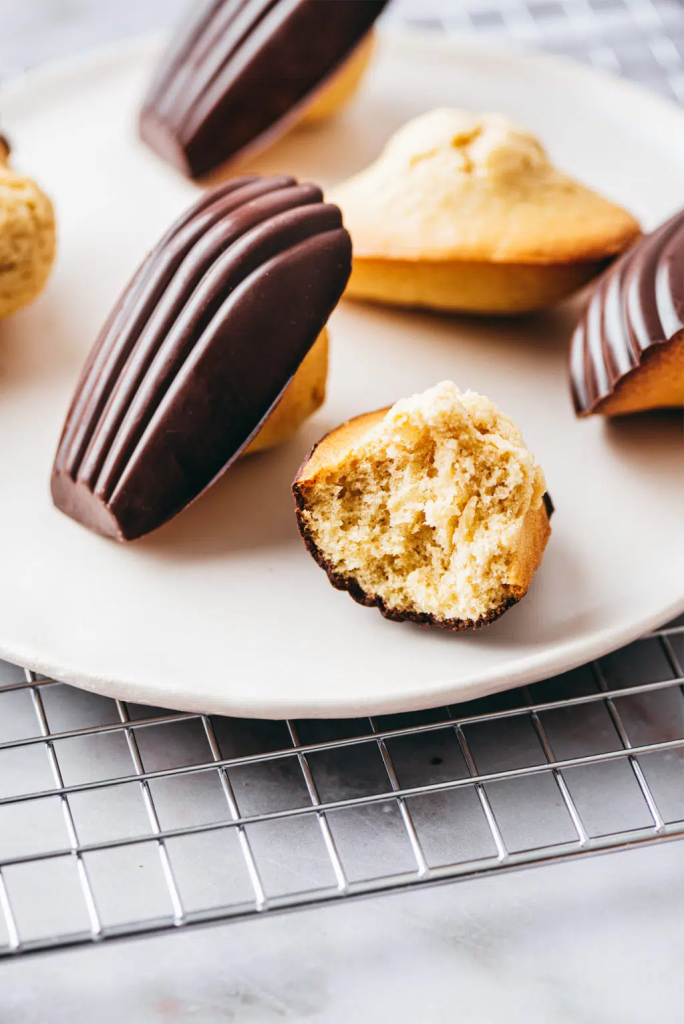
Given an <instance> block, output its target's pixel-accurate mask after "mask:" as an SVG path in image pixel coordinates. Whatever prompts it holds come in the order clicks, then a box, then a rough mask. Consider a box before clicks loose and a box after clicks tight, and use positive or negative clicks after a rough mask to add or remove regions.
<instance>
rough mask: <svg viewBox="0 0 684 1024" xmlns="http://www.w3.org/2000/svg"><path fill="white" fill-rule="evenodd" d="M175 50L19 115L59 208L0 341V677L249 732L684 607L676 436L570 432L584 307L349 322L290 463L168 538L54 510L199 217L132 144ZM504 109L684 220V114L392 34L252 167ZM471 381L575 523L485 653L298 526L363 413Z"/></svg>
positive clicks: (412, 702)
mask: <svg viewBox="0 0 684 1024" xmlns="http://www.w3.org/2000/svg"><path fill="white" fill-rule="evenodd" d="M154 54H155V48H154V46H153V45H152V44H150V43H144V44H140V43H137V44H135V45H127V46H124V47H120V48H117V49H115V50H109V51H107V52H106V53H100V54H99V55H96V56H95V57H94V58H89V59H87V60H85V61H81V62H78V63H73V64H71V65H69V66H62V67H57V68H54V67H53V68H52V69H50V70H48V71H44V72H41V73H39V74H37V75H33V76H31V77H29V78H28V79H27V80H25V81H24V82H20V83H17V84H15V85H14V86H12V87H11V88H10V89H8V90H5V92H4V93H3V94H2V96H0V109H1V110H2V114H3V125H4V128H5V130H6V131H7V132H8V133H9V134H10V135H11V137H12V139H13V141H14V144H15V162H16V164H18V165H20V166H21V167H23V168H24V169H25V170H27V171H29V170H30V171H31V172H32V173H34V174H35V176H36V177H37V178H38V179H39V180H40V182H41V183H42V184H43V185H44V187H45V188H46V189H47V190H49V192H50V193H51V194H52V195H53V196H54V198H55V200H56V206H57V212H58V216H59V223H60V256H59V261H58V266H57V269H56V272H55V273H54V276H53V277H52V279H51V281H50V285H49V287H48V289H47V291H46V293H45V294H44V295H43V296H42V297H41V299H40V300H39V301H38V302H37V303H36V304H35V305H34V306H33V307H32V308H31V309H29V310H26V311H24V312H23V313H21V314H19V315H18V316H16V317H14V318H12V319H11V320H8V321H5V322H4V323H2V324H1V325H0V487H1V489H2V490H1V492H0V567H1V570H0V571H1V573H2V585H1V586H0V656H2V657H3V658H5V659H7V660H11V661H14V662H17V663H20V664H23V665H27V666H30V667H32V668H34V669H36V670H38V671H40V672H44V673H46V674H49V675H52V676H54V677H56V678H61V679H64V680H68V681H70V682H72V683H76V684H77V685H80V686H84V687H87V688H90V689H93V690H97V691H101V692H102V693H106V694H112V695H114V696H118V697H122V698H127V699H131V700H138V701H146V702H148V703H152V704H160V705H164V706H169V707H173V708H179V709H188V710H199V711H213V712H223V713H227V714H234V715H258V716H269V717H282V716H286V715H289V716H295V715H298V716H303V715H309V716H336V715H359V714H365V713H380V712H392V711H402V710H410V709H415V708H419V707H426V706H428V705H436V704H442V703H445V702H447V701H456V700H464V699H469V698H472V697H476V696H480V695H483V694H486V693H488V692H490V691H493V690H496V689H503V688H505V687H509V686H514V685H516V684H521V683H525V682H531V681H534V680H537V679H540V678H543V677H545V676H548V675H551V674H553V673H557V672H561V671H563V670H565V669H569V668H571V667H574V666H576V665H578V664H581V663H582V662H584V661H586V660H588V659H590V658H592V657H595V656H597V655H600V654H603V653H605V652H607V651H609V650H611V649H613V648H615V647H618V646H620V645H621V644H623V643H625V642H627V641H629V640H630V639H632V638H634V637H636V636H637V635H638V634H640V633H642V632H643V631H644V630H646V629H648V628H650V627H652V626H655V625H656V624H658V623H660V622H662V621H663V620H665V619H666V618H667V617H668V616H670V615H672V614H675V613H676V612H678V611H679V610H681V609H682V608H683V607H684V601H683V595H682V590H683V587H682V551H683V548H682V543H683V542H682V538H683V536H684V531H683V530H682V518H681V517H682V508H684V479H683V476H684V475H683V474H682V472H681V470H682V464H681V459H680V456H681V447H680V436H681V430H680V420H679V417H678V416H677V415H675V414H661V415H653V416H645V417H640V418H637V417H633V418H631V419H629V420H626V421H624V422H621V423H614V424H611V423H604V422H603V421H601V420H599V419H594V420H591V421H589V422H582V423H578V422H576V421H575V419H574V416H573V413H572V409H571V405H570V400H569V397H568V389H567V380H566V369H565V359H566V349H567V339H568V335H569V332H570V329H571V325H572V319H573V311H572V309H571V308H566V309H563V310H557V311H555V312H554V313H550V314H548V315H545V316H540V317H537V318H534V319H533V318H528V319H521V320H518V321H509V322H498V323H496V322H484V321H476V320H469V319H457V318H452V319H447V318H438V317H432V316H428V315H419V314H414V313H401V312H394V311H389V310H386V311H382V310H374V309H371V308H369V307H364V306H361V305H353V304H351V303H343V305H342V307H341V308H340V309H339V310H338V311H337V312H336V313H335V315H334V317H333V321H332V331H331V333H332V337H333V346H334V347H333V361H332V375H331V382H330V397H329V400H328V402H327V404H326V405H325V407H324V408H323V409H322V410H321V412H320V413H319V414H318V415H317V416H316V417H314V419H313V420H312V421H310V423H309V424H308V425H307V426H306V428H305V429H304V430H302V432H301V433H300V435H299V436H298V437H297V438H296V439H294V440H293V441H292V442H291V443H290V444H288V445H287V446H286V447H284V448H283V449H281V450H279V451H277V452H274V453H271V454H268V455H266V456H262V457H258V458H255V459H252V460H249V461H246V462H245V463H244V464H240V465H238V466H237V467H236V468H234V469H232V470H231V471H230V472H229V473H228V474H226V476H225V477H224V478H223V479H222V480H221V481H220V482H219V483H218V484H217V485H216V486H215V487H214V488H213V490H212V491H210V492H209V494H207V495H206V496H205V497H204V498H202V499H201V500H200V501H199V502H198V503H197V504H196V505H195V506H193V507H192V508H191V509H189V510H188V511H187V512H186V513H184V514H182V515H181V516H179V517H178V518H177V519H176V520H175V521H174V522H172V523H170V524H169V525H167V526H166V527H164V528H163V529H161V530H160V531H158V532H157V533H156V534H154V535H152V536H150V537H149V538H147V539H144V540H142V541H140V542H137V543H135V544H132V545H130V546H118V545H116V544H114V543H111V542H109V541H106V540H102V539H100V538H98V537H96V536H93V535H91V534H89V533H88V532H87V531H85V530H84V529H82V528H81V527H79V526H77V525H76V524H75V523H73V522H71V521H70V520H69V519H67V518H65V517H64V516H62V515H60V514H59V513H58V512H56V511H55V510H54V509H53V508H52V506H51V504H50V499H49V495H48V478H49V472H50V466H51V461H52V457H53V453H54V449H55V445H56V443H57V438H58V435H59V431H60V427H61V423H62V419H63V416H64V413H65V411H66V408H67V405H68V402H69V398H70V395H71V391H72V388H73V386H74V383H75V379H76V376H77V374H78V371H79V368H80V366H81V364H82V362H83V359H84V356H85V354H86V352H87V350H88V348H89V347H90V345H91V344H92V341H93V339H94V337H95V335H96V333H97V330H98V328H99V326H100V324H101V322H102V320H103V318H104V317H105V314H106V313H107V311H108V308H109V307H110V305H111V304H112V302H113V301H114V300H115V298H116V296H117V294H118V292H119V291H120V289H121V288H122V286H123V285H124V283H125V282H126V280H127V278H128V277H129V275H130V274H131V272H132V271H133V270H134V268H135V267H136V265H137V264H138V262H139V261H140V259H141V258H142V256H143V255H144V253H145V252H146V250H147V249H148V248H149V247H150V246H151V245H152V244H153V243H154V241H155V240H156V239H157V237H158V236H159V235H160V233H161V232H162V231H163V230H164V229H165V228H166V227H167V225H168V223H169V222H170V220H171V219H172V218H173V217H175V216H176V214H178V213H179V212H180V211H181V210H182V209H183V208H184V207H185V206H186V205H187V204H188V203H189V202H190V201H191V200H192V198H193V196H194V194H195V189H194V186H191V185H189V184H187V183H185V182H183V181H181V180H180V179H179V178H178V177H177V176H176V175H175V174H174V173H173V172H172V171H171V170H169V169H168V168H166V167H165V166H164V165H162V164H161V163H160V162H159V161H158V160H157V159H156V158H155V157H154V156H153V155H152V154H150V153H148V152H147V151H146V150H145V149H144V148H143V147H142V146H140V145H139V144H138V143H137V142H136V138H135V131H134V118H135V110H136V105H137V103H138V101H139V98H140V95H141V92H142V90H143V88H144V85H145V82H146V79H147V78H148V76H149V74H150V69H151V66H152V62H153V58H154ZM440 104H443V105H444V104H447V105H448V104H451V105H457V106H465V107H469V108H471V109H474V110H498V111H502V112H505V113H507V114H510V115H512V116H514V117H515V118H517V119H518V120H519V121H520V122H522V123H523V124H524V125H526V126H528V127H529V128H531V129H532V130H533V131H535V132H537V133H538V134H539V135H540V136H541V137H542V139H543V140H544V141H545V143H547V145H548V147H549V149H550V151H551V154H552V156H553V157H554V158H555V160H556V161H557V162H558V163H559V164H560V165H561V166H562V167H563V168H565V169H566V170H568V171H570V172H571V173H573V174H576V175H577V176H579V177H580V178H582V179H584V180H585V181H587V182H588V183H589V184H591V185H593V186H595V187H596V188H598V189H600V190H602V191H604V192H605V193H606V194H608V195H609V196H611V197H613V198H614V199H616V200H618V201H620V202H622V203H624V204H626V205H627V206H629V207H631V208H632V209H633V210H634V211H635V212H636V213H637V214H638V215H639V216H640V217H641V218H643V221H644V223H645V224H646V225H647V226H652V225H654V224H656V223H657V222H658V221H659V220H660V219H661V218H662V217H664V216H665V215H666V214H668V213H670V211H672V210H674V209H675V208H677V207H678V206H679V205H681V203H682V200H683V199H684V194H683V193H682V181H683V180H684V115H683V114H682V113H681V112H680V111H679V110H678V109H677V108H676V107H675V106H674V105H671V104H669V103H668V102H666V101H664V100H662V99H659V98H657V97H655V96H653V95H650V94H648V93H646V92H643V91H641V90H640V89H638V88H636V87H634V86H631V85H628V84H626V83H624V82H621V81H618V80H613V79H609V78H605V77H600V76H598V75H596V74H594V73H592V72H590V71H587V70H585V69H583V68H580V67H576V66H574V65H572V64H568V63H565V62H559V61H556V60H550V59H547V58H542V57H536V56H530V55H528V54H519V53H511V52H491V51H489V52H487V51H483V50H481V49H477V48H473V46H472V45H470V44H458V43H456V42H453V41H449V40H447V39H437V38H432V37H425V36H407V35H395V34H392V35H390V36H385V37H384V38H383V42H382V46H381V47H380V52H379V54H378V58H377V62H376V64H375V65H374V67H373V69H372V73H371V74H370V76H369V78H368V80H367V82H366V84H365V87H364V89H363V92H362V94H361V95H360V96H359V98H358V99H357V101H356V102H355V103H354V105H353V106H352V107H351V108H350V109H349V110H348V111H347V112H346V113H345V114H343V115H342V116H340V117H339V118H338V119H337V120H336V121H334V122H331V123H329V124H328V125H327V126H325V127H323V128H322V129H318V130H312V129H309V130H300V131H298V132H295V133H294V134H292V135H291V136H289V137H288V138H286V139H285V140H283V141H281V142H280V143H279V144H278V145H276V146H275V147H274V148H272V149H271V150H270V151H269V152H268V153H267V154H266V155H265V156H262V157H260V158H259V159H258V160H257V161H255V162H254V164H253V166H256V167H257V168H258V169H260V170H263V171H269V172H270V171H291V172H293V173H295V174H297V175H299V176H302V177H304V178H312V179H314V180H316V181H320V182H321V183H323V184H324V185H325V184H328V183H331V182H332V181H334V180H336V179H339V178H341V177H344V176H345V175H347V174H348V173H350V172H351V171H354V170H356V169H357V168H360V167H363V166H364V165H365V164H366V163H367V162H368V161H369V160H370V159H371V158H372V157H374V156H375V154H376V153H377V152H378V150H379V149H380V147H381V145H382V144H383V142H384V141H385V139H386V138H387V137H388V136H389V134H390V133H391V132H392V131H394V129H395V128H397V127H398V126H399V125H400V124H401V123H402V122H403V121H405V120H406V119H407V118H409V117H411V116H413V115H415V114H417V113H419V112H421V111H424V110H428V109H430V108H432V107H434V106H436V105H440ZM445 378H451V379H454V380H455V381H456V382H457V383H459V384H460V385H461V386H462V387H471V388H474V389H476V390H477V391H480V392H482V393H484V394H486V395H489V396H490V397H491V398H492V399H494V400H495V401H496V402H497V403H499V405H500V406H501V407H502V408H503V409H504V411H505V412H507V413H508V414H510V415H511V416H512V417H513V418H514V419H515V420H516V421H517V422H518V423H519V424H520V425H521V427H522V429H523V431H524V433H525V437H526V439H527V442H528V444H529V445H530V447H531V449H532V450H533V451H534V452H535V454H536V455H537V457H538V459H539V461H540V462H541V464H542V466H543V467H544V470H545V472H546V475H547V480H548V484H549V489H550V491H551V494H552V495H553V499H554V501H555V503H556V506H557V512H556V515H555V516H554V519H553V535H552V538H551V541H550V544H549V547H548V549H547V553H546V557H545V559H544V563H543V565H542V567H541V569H540V571H539V573H538V574H537V578H536V579H535V581H534V584H533V586H532V588H531V590H530V593H529V595H528V596H527V597H526V598H525V600H524V601H523V602H522V603H521V604H520V605H518V606H517V607H515V608H513V609H512V610H511V611H510V612H508V614H507V615H505V616H504V618H503V619H501V620H500V621H499V622H498V623H496V624H495V625H493V626H490V627H489V628H487V629H485V630H482V631H481V632H478V633H475V634H472V635H455V636H452V635H449V634H445V633H441V632H429V631H424V630H422V629H419V628H418V627H415V626H412V625H408V624H407V625H397V624H394V623H390V622H386V621H385V620H384V619H382V618H381V616H380V614H379V613H378V612H377V611H375V610H372V611H370V610H367V609H364V608H360V607H359V606H358V605H356V604H354V603H353V601H352V600H351V599H350V598H349V597H348V596H347V595H346V594H341V593H338V592H337V591H335V590H333V589H332V587H330V585H329V584H328V582H327V580H326V577H325V575H324V573H323V572H322V571H321V570H320V569H319V568H318V567H317V566H316V565H315V564H314V563H313V561H312V560H311V558H310V557H309V556H308V554H307V553H306V551H305V549H304V547H303V545H302V543H301V542H300V540H299V538H298V535H297V530H296V527H295V521H294V515H293V507H292V499H291V496H290V490H289V487H290V482H291V480H292V478H293V476H294V474H295V471H296V469H297V467H298V465H299V463H300V461H301V459H302V457H303V455H304V454H305V453H306V452H307V450H308V448H309V447H310V445H311V443H312V442H313V441H315V440H316V439H318V438H319V437H320V436H321V435H322V434H323V433H325V432H326V431H327V430H328V429H330V428H331V427H333V426H335V425H336V424H338V423H339V422H341V421H342V420H345V419H347V418H348V417H350V416H353V415H355V414H356V413H359V412H362V411H365V410H367V409H375V408H378V407H379V406H382V405H387V404H389V403H391V402H393V401H394V400H395V399H397V398H398V397H400V396H403V395H407V394H411V393H413V392H415V391H418V390H422V389H424V388H426V387H428V386H430V385H432V384H434V383H436V382H437V381H439V380H442V379H445Z"/></svg>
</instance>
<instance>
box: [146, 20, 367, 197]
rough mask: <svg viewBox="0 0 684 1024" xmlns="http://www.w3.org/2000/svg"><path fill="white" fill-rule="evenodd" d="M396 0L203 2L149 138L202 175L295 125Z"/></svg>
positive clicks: (167, 63) (181, 33) (180, 38)
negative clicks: (312, 98)
mask: <svg viewBox="0 0 684 1024" xmlns="http://www.w3.org/2000/svg"><path fill="white" fill-rule="evenodd" d="M386 3H387V0H203V2H199V3H197V4H196V5H195V6H194V7H193V8H192V11H191V13H189V15H188V19H187V21H186V23H185V24H184V25H183V26H182V27H181V28H179V30H178V32H177V34H176V36H175V38H174V39H173V40H172V42H171V45H170V46H169V48H168V49H167V51H166V53H165V54H164V56H163V57H162V60H161V63H160V65H159V67H158V69H157V73H156V75H155V77H154V80H153V82H152V84H151V86H150V89H149V92H148V94H147V96H146V98H145V101H144V104H143V108H142V111H141V114H140V134H141V136H142V138H143V139H144V140H145V142H147V144H148V145H149V146H150V147H151V148H152V149H154V150H155V151H156V152H157V153H158V154H159V155H160V156H162V157H163V158H164V159H165V160H168V161H169V162H170V163H172V164H173V165H174V166H176V167H177V168H178V169H179V170H181V171H182V172H183V173H184V174H187V175H189V176H190V177H201V176H202V175H204V174H208V173H209V172H210V171H212V170H214V169H215V168H217V167H219V166H220V165H221V164H223V163H225V162H226V161H227V160H229V159H231V158H232V157H234V156H236V155H237V154H238V153H240V152H241V151H242V150H243V149H245V148H246V147H247V146H251V145H252V144H254V143H255V142H257V141H266V139H267V138H268V137H271V136H273V135H275V134H277V133H278V132H279V131H282V130H285V128H286V127H287V124H288V121H289V115H292V114H293V113H294V112H296V110H297V108H298V107H299V106H300V105H302V104H304V103H305V102H306V101H307V100H308V98H309V97H310V96H311V95H313V94H314V93H315V91H316V90H317V88H318V87H319V86H320V85H321V84H322V83H324V82H325V81H326V79H327V78H329V77H330V76H331V75H332V74H334V72H335V71H336V70H337V69H338V68H339V67H340V66H341V65H342V64H343V63H344V61H345V59H346V58H347V57H348V56H349V55H350V53H351V52H352V51H353V49H354V48H355V47H356V46H357V44H358V43H359V42H360V41H361V40H362V39H363V37H364V36H365V35H366V34H367V33H368V31H369V29H370V28H371V26H372V25H373V22H374V21H375V19H376V18H377V17H378V15H379V14H380V12H381V11H382V9H383V7H384V6H385V4H386Z"/></svg>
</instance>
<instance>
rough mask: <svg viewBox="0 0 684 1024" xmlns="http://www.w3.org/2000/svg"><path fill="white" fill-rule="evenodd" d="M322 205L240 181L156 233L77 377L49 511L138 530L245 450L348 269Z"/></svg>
mask: <svg viewBox="0 0 684 1024" xmlns="http://www.w3.org/2000/svg"><path fill="white" fill-rule="evenodd" d="M322 198H323V197H322V193H321V191H320V189H319V188H318V187H317V186H315V185H298V184H297V182H296V181H295V179H294V178H290V177H287V176H284V175H283V176H279V177H271V178H259V177H256V176H253V177H244V178H236V179H233V180H232V181H229V182H227V183H226V184H224V185H222V186H220V187H219V188H216V189H213V190H212V191H210V192H207V193H205V195H204V196H203V197H202V198H201V199H200V200H199V202H197V203H196V204H195V205H194V206H193V207H192V208H191V209H190V210H188V212H187V213H186V214H184V215H183V216H182V217H181V218H180V219H179V220H178V221H177V222H176V223H175V224H174V225H173V227H172V228H171V229H170V230H169V231H168V232H167V234H166V235H165V236H164V238H163V239H162V240H161V242H160V243H159V244H158V245H157V246H156V248H155V249H154V250H153V251H152V253H151V254H150V255H149V256H148V257H147V259H146V260H145V261H144V263H143V264H142V266H141V267H140V269H139V270H138V271H137V273H136V274H135V276H134V277H133V279H132V281H131V282H130V284H129V286H128V288H127V289H126V291H125V292H124V294H123V295H122V297H121V298H120V300H119V301H118V303H117V304H116V306H115V307H114V309H113V311H112V313H111V315H110V317H109V319H108V321H107V323H106V324H105V326H104V328H103V329H102V331H101V333H100V335H99V337H98V339H97V341H96V343H95V346H94V348H93V350H92V352H91V354H90V357H89V359H88V361H87V363H86V366H85V368H84V371H83V374H82V376H81V380H80V382H79V384H78V387H77V390H76V393H75V396H74V399H73V401H72V404H71V408H70V410H69V413H68V415H67V419H66V423H65V426H64V430H63V433H62V438H61V441H60V445H59V449H58V451H57V455H56V458H55V464H54V467H53V473H52V496H53V500H54V503H55V505H56V506H57V507H58V508H60V509H61V510H62V511H63V512H65V513H66V514H67V515H69V516H71V517H72V518H74V519H76V520H78V521H79V522H81V523H83V525H85V526H87V527H89V528H90V529H92V530H95V531H96V532H99V533H102V534H105V535H107V536H110V537H114V538H116V539H117V540H131V539H133V538H135V537H140V536H142V535H143V534H146V533H149V532H150V530H154V529H155V528H156V527H158V526H160V525H161V524H162V523H164V522H166V521H167V520H168V519H170V518H171V517H172V516H174V515H176V513H178V512H180V511H181V509H183V508H185V506H186V505H188V504H189V503H190V502H191V501H193V500H194V499H195V498H196V497H197V496H198V495H199V494H201V493H202V491H204V490H205V489H206V488H207V487H208V486H209V485H210V484H211V483H212V482H213V481H214V480H215V479H216V477H218V476H219V475H220V474H221V473H222V472H223V471H224V470H225V469H226V468H227V467H228V466H229V465H230V463H231V462H232V461H234V459H235V458H237V456H238V455H239V454H240V452H241V451H242V450H243V449H244V448H245V447H246V446H247V445H248V444H249V442H250V441H251V439H252V438H253V437H254V435H255V434H256V433H257V432H258V430H259V428H260V427H261V425H262V424H263V422H264V421H265V419H266V418H267V416H268V415H269V413H270V411H271V410H272V409H273V407H274V406H275V404H276V403H277V401H278V399H279V398H280V396H281V395H282V393H283V391H284V390H285V388H286V387H287V385H288V384H289V382H290V381H291V380H292V378H293V376H294V374H295V373H296V371H297V369H298V367H299V365H300V364H301V362H302V361H303V359H304V357H305V356H306V354H307V352H308V351H309V349H310V348H311V346H312V345H313V343H314V341H315V340H316V338H317V337H318V334H319V333H320V331H321V330H322V328H323V327H324V326H325V323H326V321H327V319H328V317H329V316H330V313H331V312H332V310H333V309H334V308H335V306H336V304H337V302H338V300H339V298H340V296H341V295H342V292H343V291H344V287H345V285H346V283H347V279H348V277H349V274H350V271H351V241H350V238H349V235H348V233H347V232H346V231H345V229H344V228H343V226H342V217H341V214H340V211H339V209H338V208H337V207H336V206H332V205H329V204H326V203H323V202H322Z"/></svg>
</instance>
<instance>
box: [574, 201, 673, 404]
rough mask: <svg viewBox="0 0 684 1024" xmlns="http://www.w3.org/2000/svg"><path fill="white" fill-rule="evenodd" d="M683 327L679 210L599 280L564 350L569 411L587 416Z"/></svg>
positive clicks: (614, 264) (617, 261) (641, 240)
mask: <svg viewBox="0 0 684 1024" xmlns="http://www.w3.org/2000/svg"><path fill="white" fill-rule="evenodd" d="M682 328H684V210H680V212H679V213H676V214H675V215H674V217H671V218H670V220H668V221H666V222H665V223H664V224H662V225H661V226H660V227H659V228H657V230H656V231H654V232H653V233H652V234H650V235H645V236H644V237H643V238H641V239H640V240H639V241H638V242H637V243H636V245H634V246H633V247H632V248H631V249H629V250H628V251H627V252H626V253H623V255H622V256H620V257H619V258H618V259H617V260H616V261H615V263H613V264H612V265H611V266H610V267H609V268H608V270H607V271H605V273H604V274H603V276H602V277H601V278H599V282H598V285H597V287H596V290H595V292H594V294H593V295H592V297H591V300H590V302H589V305H588V306H587V309H586V311H585V313H584V315H583V316H582V319H581V320H580V322H579V323H578V325H577V327H576V329H575V333H574V335H573V338H572V343H571V350H570V379H571V386H572V396H573V401H574V404H575V410H576V411H577V413H578V415H581V416H583V415H587V414H589V413H591V412H593V411H594V409H595V408H596V407H597V406H598V404H599V403H600V402H601V401H602V400H603V399H605V398H607V397H608V396H609V395H611V394H612V393H613V392H614V390H615V388H616V386H617V384H618V383H619V382H620V381H621V380H622V379H623V378H624V377H625V375H626V374H628V373H630V372H631V371H632V370H634V369H636V367H638V366H639V365H640V364H641V361H642V359H643V356H644V353H645V352H647V351H648V350H649V349H651V348H653V347H654V346H656V345H663V344H666V343H667V342H668V341H670V340H671V339H672V337H673V336H674V335H675V334H677V332H679V331H681V330H682Z"/></svg>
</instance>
